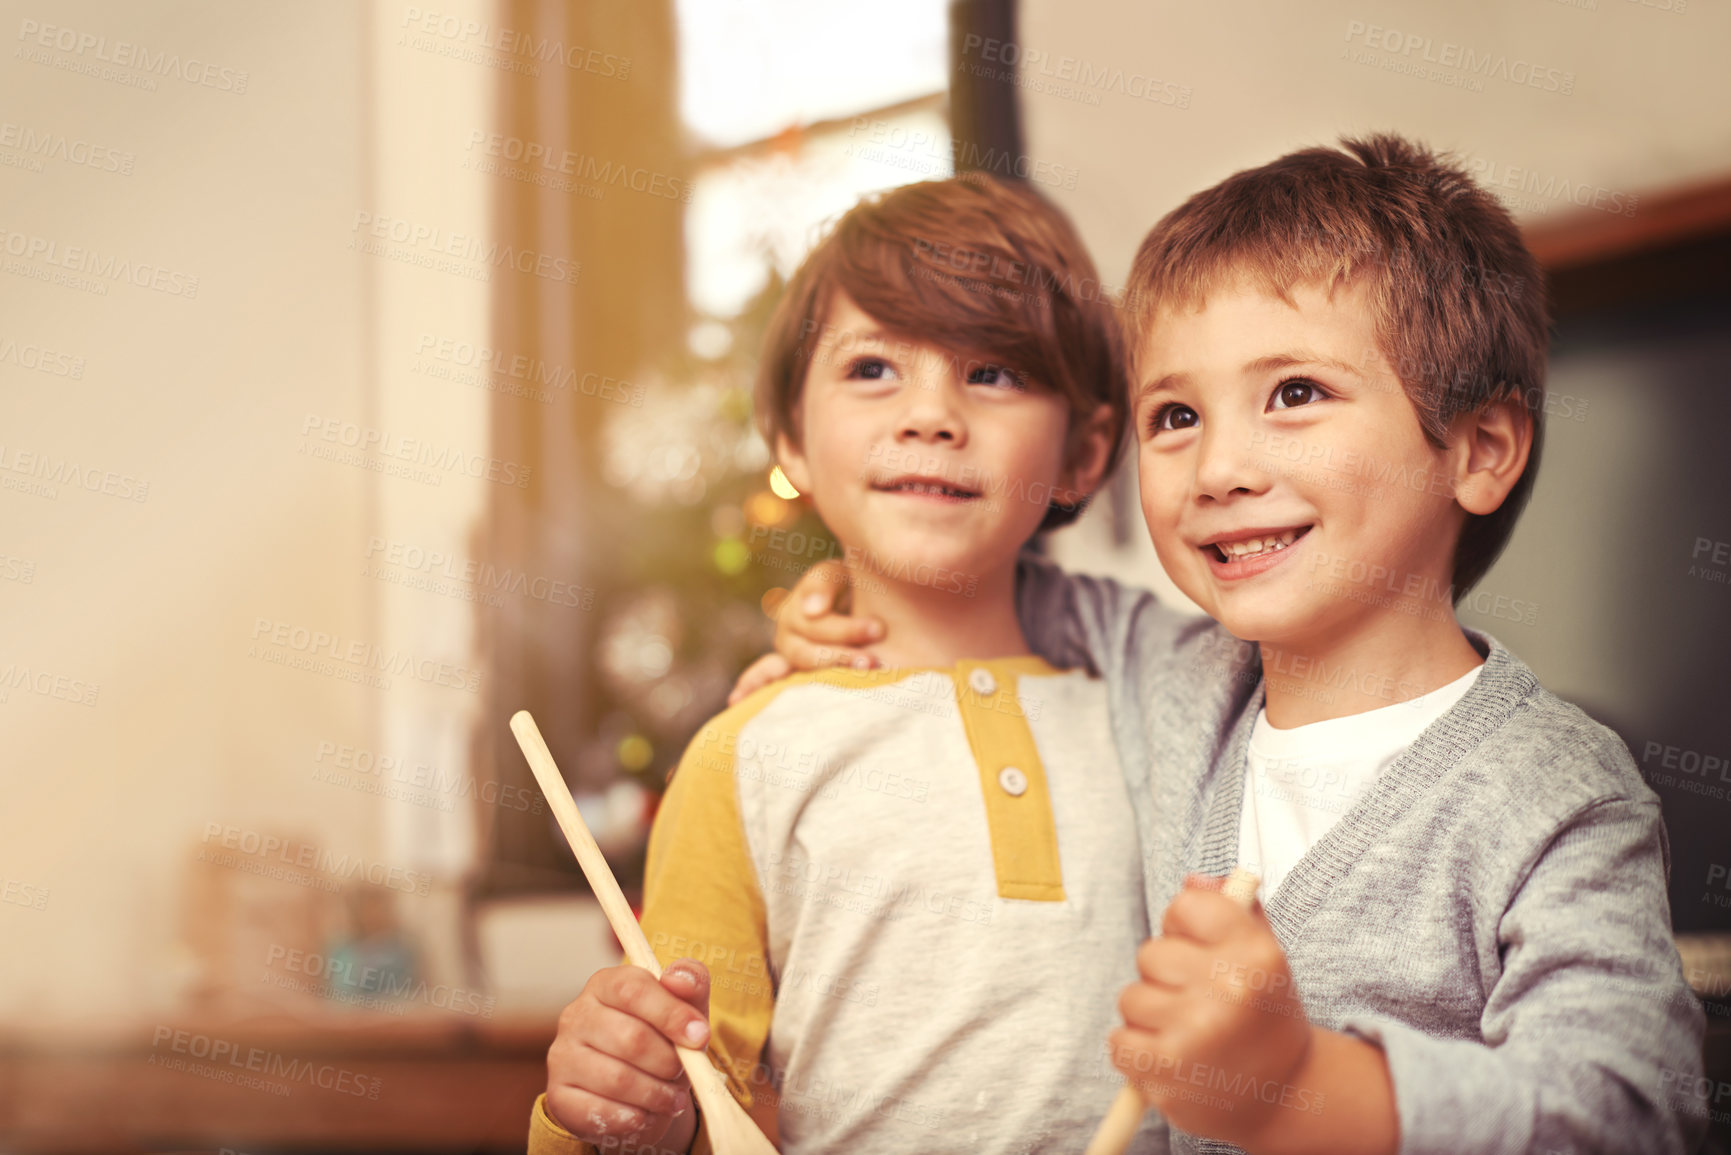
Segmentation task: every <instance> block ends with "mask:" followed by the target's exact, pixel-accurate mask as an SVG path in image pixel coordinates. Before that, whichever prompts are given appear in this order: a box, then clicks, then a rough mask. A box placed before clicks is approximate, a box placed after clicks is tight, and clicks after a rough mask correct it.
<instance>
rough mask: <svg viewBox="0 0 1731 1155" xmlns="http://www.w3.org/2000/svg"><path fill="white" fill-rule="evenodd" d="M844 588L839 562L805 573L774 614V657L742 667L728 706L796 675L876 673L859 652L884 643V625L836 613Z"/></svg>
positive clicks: (844, 577) (873, 663) (844, 572)
mask: <svg viewBox="0 0 1731 1155" xmlns="http://www.w3.org/2000/svg"><path fill="white" fill-rule="evenodd" d="M847 588H848V572H847V567H846V566H843V565H842V564H841V563H840V562H835V561H822V562H819V563H817V564H816V565H814V566H812V567H811V568H810V569H808V570H806V571H805V574H804V575H803V576H802V577H801V578H800V579H799V584H798V585H796V586H794V587H793V591H792V592H791V593H789V594H788V595H787V597H785V598H783V599H782V602H781V606H780V608H779V609H778V610H777V611H776V617H775V653H773V654H765V655H764V656H763V657H761V658H759V659H758V660H757V661H755V662H753V663H752V664H751V665H749V666H747V667H746V669H745V672H744V673H743V674H741V675H739V680H738V681H737V682H735V683H734V684H733V692H732V693H731V694H729V695H728V696H727V704H728V705H729V706H732V705H735V704H736V703H738V702H740V701H741V700H743V699H745V698H747V697H749V696H751V695H752V694H753V693H755V692H757V691H758V690H760V689H762V688H763V687H765V686H767V685H769V684H770V683H771V682H775V681H779V680H780V679H782V678H785V677H787V675H788V674H790V673H792V672H793V671H794V670H818V669H822V668H824V667H825V666H852V667H853V668H855V669H858V670H869V669H872V668H873V667H875V666H876V665H877V664H878V663H877V659H876V658H874V657H872V656H871V655H870V654H868V653H866V652H865V650H864V649H862V648H861V647H863V646H867V645H870V644H871V643H873V642H879V641H882V640H883V637H884V624H883V622H882V621H880V620H878V619H877V618H875V617H865V618H856V617H851V616H849V615H847V614H843V613H837V612H836V609H835V606H836V600H837V599H838V598H839V597H840V596H841V595H842V594H843V593H844V592H846V590H847Z"/></svg>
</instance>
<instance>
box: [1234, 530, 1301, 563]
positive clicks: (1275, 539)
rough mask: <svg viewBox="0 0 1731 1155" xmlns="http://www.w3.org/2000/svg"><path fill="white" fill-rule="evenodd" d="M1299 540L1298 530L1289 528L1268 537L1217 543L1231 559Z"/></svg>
mask: <svg viewBox="0 0 1731 1155" xmlns="http://www.w3.org/2000/svg"><path fill="white" fill-rule="evenodd" d="M1297 540H1298V531H1297V530H1294V529H1289V530H1287V531H1286V532H1285V533H1280V534H1270V535H1269V536H1267V537H1247V538H1245V539H1244V540H1242V541H1223V542H1217V543H1216V544H1215V547H1214V548H1216V549H1218V550H1219V551H1220V552H1222V553H1224V554H1225V555H1226V556H1227V557H1228V558H1229V559H1231V558H1241V557H1254V556H1255V555H1256V554H1259V553H1268V552H1270V551H1272V550H1281V549H1285V548H1286V547H1287V546H1289V545H1291V544H1292V543H1293V542H1295V541H1297Z"/></svg>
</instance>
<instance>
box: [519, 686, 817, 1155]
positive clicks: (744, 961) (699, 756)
mask: <svg viewBox="0 0 1731 1155" xmlns="http://www.w3.org/2000/svg"><path fill="white" fill-rule="evenodd" d="M789 684H790V683H789V682H787V681H783V682H778V683H776V684H775V685H773V686H769V687H766V688H764V689H762V690H760V691H758V692H757V693H756V694H753V695H752V696H751V697H750V698H747V699H746V700H745V701H744V702H741V703H740V704H739V705H737V706H735V707H733V708H732V709H729V710H727V711H725V712H723V713H721V714H719V715H717V716H716V717H715V718H714V719H712V720H711V721H710V722H709V723H708V724H707V725H705V726H704V727H703V729H702V730H701V731H699V732H698V734H697V736H696V737H695V738H693V739H692V740H691V745H690V746H688V747H687V748H686V750H685V754H684V756H683V757H682V758H681V759H680V760H679V768H678V769H677V770H675V771H674V773H673V777H672V780H671V781H670V782H669V783H668V786H667V792H666V794H665V795H663V796H662V800H661V808H660V810H659V811H658V812H657V813H656V815H655V825H654V827H653V828H652V829H651V830H650V832H649V860H648V864H647V866H646V868H645V874H644V884H643V916H642V918H641V919H640V920H639V921H640V922H641V923H642V925H643V933H644V936H645V937H646V938H648V939H649V946H650V948H651V949H652V950H654V951H655V957H656V958H657V959H659V960H660V962H661V965H662V966H666V965H667V964H668V963H671V962H673V961H674V960H675V959H681V958H690V959H696V960H697V961H698V962H701V963H703V964H704V965H705V966H707V967H708V968H709V1031H710V1040H709V1060H710V1062H712V1063H714V1064H715V1066H716V1067H717V1068H718V1069H719V1070H720V1071H721V1072H722V1074H724V1075H725V1076H726V1077H727V1085H728V1089H729V1090H730V1091H732V1092H733V1097H734V1098H735V1099H736V1100H738V1102H739V1104H740V1106H742V1107H744V1108H745V1110H746V1113H747V1114H748V1115H750V1116H751V1118H752V1121H753V1122H755V1123H756V1124H757V1125H758V1127H759V1128H760V1129H761V1130H762V1131H763V1133H764V1134H765V1135H766V1136H768V1138H769V1141H770V1142H771V1143H775V1142H776V1141H777V1138H778V1133H777V1127H776V1096H775V1094H774V1091H773V1090H772V1089H771V1088H770V1087H769V1086H768V1084H767V1083H766V1082H765V1081H764V1080H762V1079H754V1077H753V1076H754V1074H755V1072H756V1069H757V1064H758V1059H759V1057H760V1056H761V1055H762V1054H763V1047H764V1043H765V1041H766V1040H767V1039H768V1038H769V1023H770V1016H771V1015H772V1014H773V1013H774V1011H775V991H774V989H773V987H772V985H771V983H770V978H769V940H768V923H767V919H766V916H765V911H764V905H763V894H762V892H761V891H759V890H758V886H757V871H756V869H755V868H754V867H753V866H752V864H751V855H750V852H749V850H748V848H747V846H746V840H745V823H744V820H743V818H742V817H741V815H740V810H739V789H738V786H737V783H736V782H735V779H734V771H735V766H736V754H735V751H736V750H737V749H738V744H739V732H740V730H741V729H742V728H743V727H744V726H745V724H746V723H747V722H749V721H750V720H751V719H752V718H754V717H756V716H757V714H758V713H759V712H760V711H761V710H762V709H763V708H764V707H765V706H767V705H769V703H770V702H771V701H773V700H774V699H775V697H776V695H777V694H778V693H780V692H781V690H782V689H784V688H785V687H786V686H788V685H789ZM754 1086H755V1087H756V1088H757V1090H758V1092H759V1093H758V1094H756V1095H753V1094H752V1089H753V1087H754ZM528 1155H599V1152H597V1149H596V1148H595V1147H594V1146H592V1145H591V1144H589V1143H585V1142H584V1141H583V1140H581V1139H579V1138H577V1136H575V1135H573V1134H571V1133H570V1132H569V1131H567V1130H565V1128H563V1127H561V1126H560V1125H559V1124H558V1123H557V1122H556V1121H555V1120H554V1119H553V1117H552V1116H551V1115H550V1114H548V1112H547V1097H546V1096H545V1095H541V1096H538V1097H537V1098H536V1100H535V1108H534V1111H533V1112H532V1113H531V1115H530V1120H529V1150H528ZM691 1155H711V1148H710V1143H709V1134H708V1131H707V1129H706V1128H705V1127H704V1126H703V1117H702V1115H701V1113H700V1114H699V1116H698V1127H697V1135H696V1137H695V1138H694V1139H693V1140H692V1143H691Z"/></svg>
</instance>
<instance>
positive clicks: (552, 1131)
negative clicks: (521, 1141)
mask: <svg viewBox="0 0 1731 1155" xmlns="http://www.w3.org/2000/svg"><path fill="white" fill-rule="evenodd" d="M528 1155H596V1152H595V1148H593V1147H591V1146H590V1145H589V1144H587V1143H585V1142H583V1140H581V1139H579V1138H577V1136H575V1135H573V1134H571V1132H569V1131H567V1130H565V1128H563V1127H561V1126H559V1124H558V1123H556V1122H554V1121H553V1116H551V1115H549V1114H548V1113H547V1096H546V1095H544V1094H542V1095H536V1096H535V1107H534V1109H533V1110H532V1111H530V1112H529V1153H528Z"/></svg>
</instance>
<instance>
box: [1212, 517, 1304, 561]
mask: <svg viewBox="0 0 1731 1155" xmlns="http://www.w3.org/2000/svg"><path fill="white" fill-rule="evenodd" d="M1309 532H1310V526H1308V525H1294V526H1288V527H1286V528H1284V529H1252V530H1233V531H1232V532H1230V533H1223V534H1221V535H1220V536H1219V537H1216V538H1214V539H1213V540H1212V541H1206V542H1203V543H1202V545H1201V546H1200V547H1199V548H1200V549H1201V550H1202V552H1203V553H1204V554H1205V555H1207V557H1208V560H1210V561H1212V562H1215V563H1216V564H1219V565H1226V566H1236V565H1242V564H1245V563H1249V562H1256V561H1264V560H1268V559H1270V558H1273V557H1274V556H1276V555H1277V554H1279V553H1281V552H1282V551H1283V550H1287V549H1290V548H1291V547H1292V545H1293V543H1295V542H1297V541H1298V539H1299V538H1301V537H1303V536H1304V535H1305V534H1307V533H1309Z"/></svg>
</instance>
